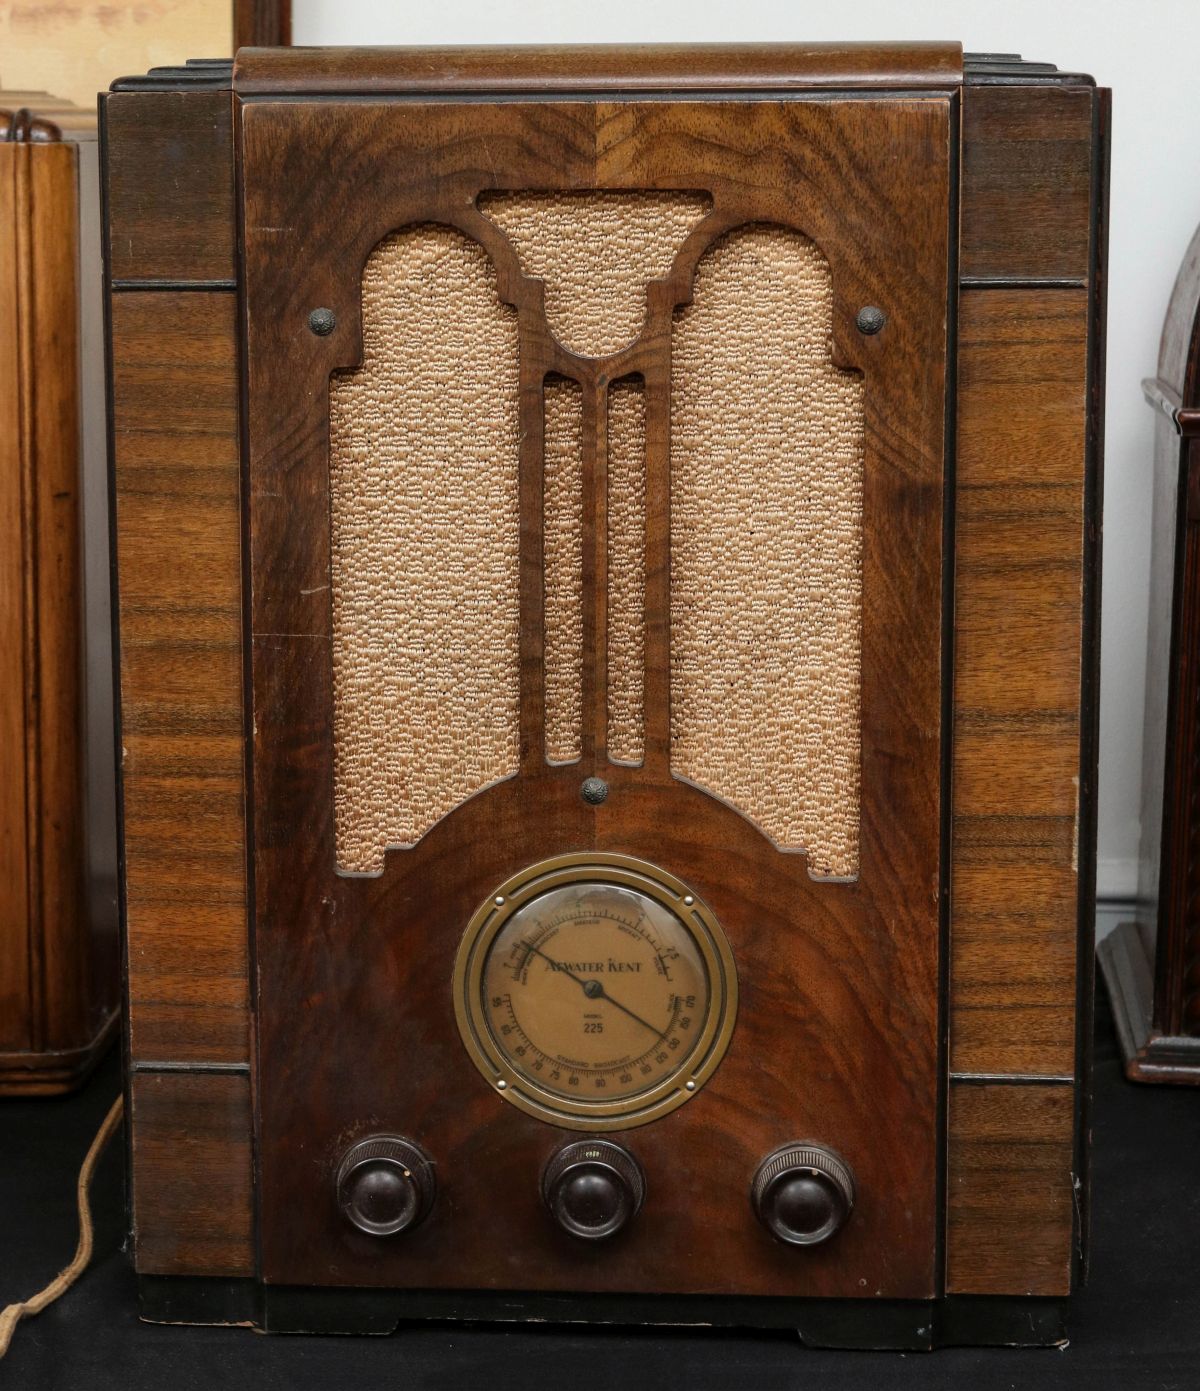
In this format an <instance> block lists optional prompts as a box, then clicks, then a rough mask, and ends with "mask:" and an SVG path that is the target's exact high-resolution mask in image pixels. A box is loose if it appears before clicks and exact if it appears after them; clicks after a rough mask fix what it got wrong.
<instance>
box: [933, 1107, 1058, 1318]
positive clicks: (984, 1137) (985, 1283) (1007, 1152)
mask: <svg viewBox="0 0 1200 1391" xmlns="http://www.w3.org/2000/svg"><path fill="white" fill-rule="evenodd" d="M1074 1122H1075V1091H1074V1088H1073V1087H1072V1086H1070V1085H1069V1084H1062V1083H1047V1084H1045V1085H1042V1086H1009V1085H1004V1084H996V1085H984V1086H978V1085H973V1084H969V1083H956V1084H954V1085H953V1086H952V1087H951V1089H950V1136H949V1146H950V1153H949V1159H950V1182H949V1188H948V1192H947V1195H946V1201H947V1242H946V1290H947V1293H949V1294H1008V1295H1016V1294H1034V1295H1063V1294H1068V1293H1069V1292H1070V1288H1071V1238H1072V1230H1073V1223H1074V1197H1073V1180H1072V1174H1071V1163H1072V1154H1073V1135H1074Z"/></svg>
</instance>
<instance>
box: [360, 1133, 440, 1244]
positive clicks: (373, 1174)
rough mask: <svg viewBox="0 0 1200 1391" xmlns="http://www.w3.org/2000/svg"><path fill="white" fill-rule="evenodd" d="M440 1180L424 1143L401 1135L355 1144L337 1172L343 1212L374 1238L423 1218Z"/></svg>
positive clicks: (381, 1137) (371, 1137)
mask: <svg viewBox="0 0 1200 1391" xmlns="http://www.w3.org/2000/svg"><path fill="white" fill-rule="evenodd" d="M436 1194H437V1181H436V1180H435V1178H434V1176H433V1164H432V1162H431V1161H430V1159H429V1156H428V1155H427V1154H426V1153H425V1152H424V1150H422V1149H421V1147H420V1146H419V1145H416V1144H414V1143H413V1142H412V1141H411V1140H404V1139H401V1138H400V1137H399V1136H398V1135H372V1136H370V1137H369V1138H368V1139H366V1140H360V1141H359V1142H358V1143H357V1144H356V1145H351V1146H350V1148H349V1149H348V1150H347V1151H346V1153H345V1154H344V1155H343V1156H342V1162H341V1163H340V1164H339V1165H338V1171H337V1203H338V1207H339V1208H340V1209H341V1212H342V1216H343V1217H345V1218H346V1220H347V1221H348V1222H351V1223H353V1224H354V1226H356V1227H357V1228H358V1229H359V1231H360V1232H366V1233H367V1234H368V1235H369V1236H395V1234H396V1233H397V1232H404V1231H408V1230H409V1228H411V1227H415V1226H416V1225H417V1224H418V1223H419V1222H421V1221H423V1220H424V1218H425V1217H426V1216H427V1215H428V1213H429V1209H430V1208H431V1207H432V1206H433V1200H434V1197H435V1196H436Z"/></svg>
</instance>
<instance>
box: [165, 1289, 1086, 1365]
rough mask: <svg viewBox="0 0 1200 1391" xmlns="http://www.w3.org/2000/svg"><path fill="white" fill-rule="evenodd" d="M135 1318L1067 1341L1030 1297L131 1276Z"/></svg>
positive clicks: (352, 1328)
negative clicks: (624, 1291)
mask: <svg viewBox="0 0 1200 1391" xmlns="http://www.w3.org/2000/svg"><path fill="white" fill-rule="evenodd" d="M137 1284H138V1304H139V1314H140V1317H141V1318H142V1319H143V1320H145V1321H146V1322H150V1323H174V1324H179V1323H193V1324H208V1325H217V1326H226V1327H229V1326H239V1327H243V1328H258V1329H264V1330H265V1331H267V1332H270V1333H313V1334H321V1333H332V1332H337V1333H357V1334H375V1335H377V1336H386V1335H388V1334H391V1333H393V1332H394V1331H395V1330H396V1328H397V1327H398V1325H399V1324H400V1323H401V1322H402V1321H404V1320H409V1319H421V1320H427V1321H430V1322H433V1321H438V1322H447V1321H452V1320H470V1321H484V1322H493V1323H526V1322H536V1323H579V1322H589V1323H593V1324H595V1323H600V1324H608V1325H610V1326H613V1327H645V1326H655V1325H658V1326H663V1325H672V1324H693V1325H695V1324H698V1325H702V1326H709V1327H711V1328H712V1329H713V1332H712V1333H711V1334H710V1336H712V1337H720V1336H722V1335H721V1333H720V1332H719V1331H718V1330H719V1329H721V1328H760V1329H763V1328H775V1329H792V1330H794V1331H795V1332H796V1334H797V1335H798V1337H799V1340H800V1342H801V1343H802V1344H804V1345H806V1346H809V1347H828V1348H855V1349H860V1350H869V1349H876V1350H884V1349H892V1350H900V1351H914V1352H927V1351H930V1350H932V1349H933V1348H938V1347H954V1346H970V1345H976V1346H978V1345H982V1346H988V1345H991V1346H1007V1347H1050V1346H1058V1345H1061V1344H1062V1343H1064V1342H1065V1340H1066V1316H1067V1312H1068V1305H1067V1302H1066V1301H1065V1300H1063V1299H1058V1298H1045V1297H1041V1296H1036V1295H1018V1296H1009V1295H950V1296H947V1297H945V1298H942V1299H936V1300H920V1299H912V1300H904V1299H803V1298H795V1299H788V1298H783V1297H769V1296H768V1297H764V1296H759V1297H748V1296H741V1297H739V1296H736V1295H691V1296H672V1295H620V1294H589V1295H574V1294H557V1293H556V1294H524V1293H521V1292H520V1291H515V1292H514V1291H492V1290H413V1291H402V1290H359V1289H329V1288H321V1289H307V1288H300V1287H297V1286H288V1285H272V1286H266V1285H261V1284H259V1283H258V1282H257V1281H255V1280H252V1279H248V1278H244V1277H240V1278H237V1277H235V1278H216V1277H209V1278H205V1277H196V1276H181V1275H139V1276H138V1277H137Z"/></svg>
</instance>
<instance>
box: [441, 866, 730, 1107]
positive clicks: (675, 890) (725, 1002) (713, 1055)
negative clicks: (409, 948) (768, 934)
mask: <svg viewBox="0 0 1200 1391" xmlns="http://www.w3.org/2000/svg"><path fill="white" fill-rule="evenodd" d="M580 882H587V883H603V884H614V885H617V886H619V887H621V888H627V889H636V890H637V891H638V892H639V893H643V894H645V895H646V896H647V897H648V898H652V899H655V900H656V901H657V902H658V903H660V904H662V905H663V906H664V907H665V908H666V909H667V910H668V911H669V912H670V913H672V914H673V915H674V916H675V917H676V918H677V919H678V920H679V921H680V922H681V923H682V924H683V926H684V928H685V930H686V931H687V932H688V933H689V934H690V936H691V937H692V939H693V941H694V942H695V944H696V948H697V950H698V951H699V953H700V956H701V958H702V960H703V962H704V969H705V971H706V973H707V976H708V986H709V1003H708V1009H707V1011H706V1014H705V1019H704V1026H703V1028H702V1029H701V1030H700V1031H699V1033H698V1034H697V1037H696V1041H695V1043H694V1044H693V1046H692V1047H691V1049H690V1050H689V1051H688V1053H687V1054H686V1056H685V1057H683V1058H681V1059H680V1060H679V1062H678V1065H677V1066H676V1067H675V1068H674V1069H673V1070H672V1071H671V1072H670V1073H669V1074H668V1075H667V1076H666V1077H663V1078H661V1079H660V1080H659V1081H658V1082H656V1083H655V1084H654V1085H653V1086H651V1087H648V1088H647V1089H646V1090H645V1091H644V1092H638V1093H637V1094H636V1095H634V1096H627V1097H623V1098H617V1099H615V1100H606V1101H572V1100H571V1099H570V1098H568V1097H561V1096H558V1095H557V1094H556V1093H553V1092H550V1091H546V1090H544V1089H543V1088H541V1087H539V1086H538V1085H537V1084H536V1083H535V1082H534V1081H533V1080H532V1079H531V1078H529V1077H527V1076H526V1075H525V1074H524V1073H522V1072H518V1071H517V1070H516V1068H515V1067H514V1066H513V1065H512V1063H510V1062H509V1060H508V1058H507V1057H506V1056H505V1054H504V1052H503V1050H502V1049H501V1048H500V1046H499V1044H498V1043H497V1042H496V1040H495V1038H494V1037H493V1035H492V1031H491V1027H490V1025H489V1023H488V1019H487V1013H486V1010H485V1008H484V992H483V974H484V968H485V965H486V963H487V959H488V953H489V951H490V949H491V946H492V943H493V942H494V941H495V939H496V937H497V935H498V934H499V932H500V931H501V929H502V928H503V927H504V925H505V924H506V923H507V922H508V920H509V918H511V917H512V915H513V914H514V913H515V912H517V910H518V909H520V908H523V907H524V906H525V905H526V904H527V903H529V902H530V901H531V900H532V899H534V898H536V897H537V896H538V895H540V894H543V893H545V892H547V891H548V890H550V889H555V888H559V887H562V886H563V885H568V884H578V883H580ZM737 1003H738V986H737V969H736V967H735V965H734V960H733V952H732V950H731V949H730V946H729V941H728V939H727V938H726V936H725V933H724V931H723V930H722V928H721V925H720V923H719V922H718V921H717V919H716V917H715V916H714V915H713V913H712V911H711V909H709V907H708V906H707V905H706V904H705V903H704V902H703V901H702V900H701V899H700V896H699V895H698V894H696V893H695V892H694V891H693V890H692V889H689V888H688V886H687V885H686V884H684V883H683V882H682V880H680V879H677V878H676V877H675V876H674V875H673V874H668V873H667V871H666V870H663V869H660V868H659V867H658V866H657V865H652V864H648V863H647V862H646V861H644V860H637V859H634V858H633V857H632V856H629V855H606V854H599V853H594V852H592V853H588V852H583V853H580V854H572V855H557V856H555V857H554V858H552V859H548V860H541V861H539V862H538V863H537V864H535V865H530V866H529V867H528V868H527V869H523V870H522V871H521V872H520V873H519V874H514V875H513V876H512V877H511V878H509V879H506V880H505V881H504V883H503V884H499V885H497V887H496V888H495V889H494V890H493V892H492V894H491V895H490V897H489V898H488V899H487V901H486V902H484V903H482V904H481V905H480V906H479V908H477V909H476V911H475V912H474V914H473V915H472V917H471V920H470V922H469V923H468V924H467V929H466V931H465V932H464V934H463V938H462V941H461V942H460V943H459V947H458V953H457V955H456V957H455V960H454V1013H455V1017H456V1019H457V1021H458V1030H459V1033H460V1034H461V1035H462V1041H463V1043H464V1045H465V1046H466V1049H467V1053H468V1055H469V1056H470V1058H471V1061H472V1062H473V1063H474V1064H475V1066H476V1067H477V1068H478V1069H479V1071H480V1073H481V1074H482V1075H483V1077H484V1078H485V1079H486V1080H487V1082H488V1084H489V1085H490V1086H491V1087H492V1089H493V1090H494V1091H495V1092H496V1094H497V1095H498V1096H501V1097H503V1098H504V1099H505V1100H506V1101H509V1102H511V1103H512V1104H513V1105H514V1106H516V1107H518V1108H519V1109H520V1110H522V1111H525V1112H526V1113H528V1114H529V1115H531V1116H536V1117H537V1119H538V1120H542V1121H547V1122H549V1123H550V1124H551V1125H558V1126H563V1127H565V1128H567V1129H570V1130H629V1129H633V1128H634V1127H635V1126H639V1125H646V1124H647V1123H648V1122H649V1121H653V1120H657V1119H658V1118H659V1117H660V1116H665V1115H667V1114H668V1112H670V1111H673V1110H675V1108H676V1107H677V1106H682V1105H683V1103H684V1102H685V1101H689V1100H690V1099H691V1098H692V1097H694V1096H696V1095H697V1094H698V1093H699V1092H700V1090H701V1089H702V1088H703V1086H704V1084H705V1082H707V1081H708V1079H709V1078H710V1077H711V1076H712V1074H713V1073H714V1072H715V1071H716V1069H717V1066H718V1064H719V1063H720V1061H721V1059H722V1058H723V1057H724V1056H725V1052H726V1049H727V1048H728V1047H729V1041H730V1039H731V1037H732V1035H733V1026H734V1023H735V1021H736V1019H737Z"/></svg>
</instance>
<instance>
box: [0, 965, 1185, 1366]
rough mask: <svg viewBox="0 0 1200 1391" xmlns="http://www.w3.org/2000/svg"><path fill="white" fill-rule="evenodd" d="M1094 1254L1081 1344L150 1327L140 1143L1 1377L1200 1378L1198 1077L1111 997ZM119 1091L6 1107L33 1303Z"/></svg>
mask: <svg viewBox="0 0 1200 1391" xmlns="http://www.w3.org/2000/svg"><path fill="white" fill-rule="evenodd" d="M1095 1063H1096V1079H1095V1104H1094V1109H1093V1113H1092V1118H1093V1140H1094V1151H1093V1176H1092V1177H1093V1194H1094V1197H1093V1216H1092V1263H1091V1277H1090V1280H1089V1283H1088V1285H1087V1287H1086V1288H1085V1289H1084V1290H1083V1291H1082V1292H1081V1293H1080V1294H1078V1295H1077V1296H1076V1299H1075V1302H1074V1306H1073V1317H1072V1319H1071V1342H1070V1345H1069V1346H1068V1347H1066V1348H1061V1349H1055V1348H1051V1349H1042V1350H1013V1349H1003V1348H944V1349H942V1350H940V1351H938V1352H933V1353H907V1354H902V1353H884V1352H826V1351H816V1350H813V1349H809V1348H804V1347H801V1346H800V1345H799V1344H798V1343H797V1341H796V1339H795V1338H794V1337H791V1336H789V1335H786V1334H754V1333H730V1332H717V1331H706V1330H694V1329H687V1330H682V1329H681V1330H678V1331H676V1330H668V1331H663V1330H661V1329H660V1330H653V1331H651V1330H645V1329H603V1328H583V1327H578V1326H566V1327H563V1326H559V1327H550V1326H547V1325H537V1326H522V1327H512V1326H509V1327H504V1326H483V1325H449V1324H435V1325H428V1326H422V1327H406V1328H404V1329H402V1330H401V1331H400V1332H398V1333H397V1334H395V1335H393V1336H392V1337H388V1338H327V1337H321V1338H317V1337H303V1336H284V1335H279V1334H276V1335H272V1336H264V1335H261V1334H256V1333H254V1332H252V1331H250V1330H248V1329H244V1328H186V1327H162V1326H158V1325H152V1324H144V1323H140V1322H139V1321H138V1317H137V1308H136V1296H135V1287H134V1278H133V1274H132V1271H131V1269H130V1265H129V1260H128V1257H127V1256H126V1254H125V1252H124V1251H123V1249H122V1242H123V1238H124V1211H123V1203H124V1174H123V1165H124V1153H123V1145H122V1144H121V1143H120V1141H119V1139H117V1140H114V1142H113V1143H112V1145H111V1146H110V1148H109V1151H108V1153H107V1154H106V1156H105V1157H104V1159H103V1160H102V1162H101V1164H100V1168H99V1170H98V1171H97V1175H96V1182H95V1187H94V1194H93V1199H94V1211H95V1217H96V1254H95V1258H94V1261H93V1265H92V1267H91V1269H90V1270H89V1271H88V1272H87V1273H86V1274H85V1275H84V1276H83V1277H82V1279H81V1280H80V1282H79V1284H77V1285H76V1286H75V1287H74V1288H73V1289H72V1290H70V1291H69V1292H68V1293H67V1295H66V1296H64V1298H63V1299H62V1300H61V1301H60V1302H59V1303H57V1304H55V1305H53V1306H51V1308H49V1309H47V1310H46V1311H45V1312H44V1313H42V1314H40V1315H38V1316H37V1317H36V1318H33V1319H28V1320H26V1321H24V1322H23V1323H21V1324H20V1325H19V1326H18V1328H17V1331H16V1334H15V1336H14V1338H13V1344H12V1347H11V1349H10V1351H9V1354H8V1356H7V1357H6V1358H5V1359H4V1360H3V1361H2V1362H0V1387H3V1388H7V1387H10V1386H11V1387H14V1388H19V1389H20V1391H42V1389H43V1388H47V1391H59V1389H60V1388H62V1391H67V1389H68V1388H70V1389H71V1391H92V1388H108V1387H113V1388H117V1387H120V1388H126V1391H135V1388H142V1387H145V1388H151V1387H152V1388H155V1391H160V1388H166V1391H192V1388H197V1389H199V1388H204V1389H205V1391H207V1388H210V1387H221V1386H237V1387H249V1388H251V1391H271V1389H272V1388H277V1387H278V1388H287V1391H305V1388H309V1387H312V1388H320V1391H338V1388H341V1387H355V1388H368V1387H396V1388H420V1387H436V1388H446V1391H450V1389H451V1388H453V1391H460V1388H470V1387H476V1386H478V1387H481V1388H486V1391H506V1388H509V1387H513V1388H518V1387H519V1388H521V1391H534V1388H537V1387H540V1386H554V1387H556V1388H558V1389H559V1391H587V1388H591V1387H605V1388H607V1387H613V1388H619V1391H640V1388H643V1387H645V1388H655V1389H656V1391H659V1389H660V1388H662V1389H663V1391H667V1389H668V1388H671V1389H673V1391H677V1389H678V1388H685V1387H688V1388H690V1387H696V1388H702V1387H703V1388H706V1387H720V1388H722V1391H732V1389H733V1388H739V1387H746V1388H750V1387H753V1388H755V1391H771V1389H772V1388H776V1387H789V1388H791V1387H813V1388H822V1391H824V1388H828V1387H838V1388H855V1387H863V1388H870V1391H883V1388H892V1387H899V1388H904V1387H928V1388H941V1387H945V1388H954V1391H963V1388H966V1389H967V1391H992V1388H995V1389H996V1391H1001V1388H1003V1391H1010V1388H1025V1387H1037V1386H1040V1385H1046V1386H1053V1387H1055V1388H1059V1387H1087V1388H1090V1391H1105V1388H1109V1387H1111V1388H1120V1391H1139V1388H1147V1391H1149V1388H1154V1391H1196V1389H1197V1388H1200V1088H1188V1087H1146V1086H1141V1085H1135V1084H1133V1083H1130V1082H1126V1081H1125V1079H1124V1077H1123V1075H1122V1071H1121V1065H1120V1059H1119V1057H1118V1053H1117V1044H1116V1039H1115V1036H1114V1033H1113V1026H1112V1019H1111V1016H1110V1014H1109V1012H1108V1007H1107V1002H1106V1001H1105V999H1104V996H1103V991H1101V992H1100V996H1099V998H1098V999H1097V1008H1096V1054H1095ZM119 1085H120V1077H119V1072H118V1062H117V1059H116V1058H115V1056H113V1057H110V1058H109V1059H108V1061H107V1062H106V1063H105V1064H104V1065H103V1066H102V1067H101V1069H100V1070H99V1071H98V1072H97V1074H96V1075H95V1077H94V1078H93V1079H92V1081H91V1082H90V1083H89V1085H88V1086H87V1087H86V1088H85V1089H84V1090H83V1091H82V1092H80V1093H79V1094H78V1095H76V1096H74V1097H69V1098H65V1099H62V1100H37V1101H6V1102H0V1305H3V1304H6V1303H8V1302H9V1301H10V1300H16V1299H20V1298H23V1297H27V1296H28V1295H30V1294H32V1293H33V1292H34V1291H35V1290H36V1289H38V1288H40V1286H41V1285H42V1284H44V1283H45V1282H46V1281H47V1280H49V1279H50V1278H51V1277H52V1276H53V1275H55V1274H56V1273H57V1271H58V1270H59V1269H60V1268H61V1267H62V1266H63V1265H64V1264H65V1263H66V1261H67V1260H68V1259H69V1257H70V1255H71V1253H72V1252H73V1250H74V1247H75V1240H76V1235H77V1232H76V1223H75V1212H74V1189H75V1176H76V1172H77V1170H78V1167H79V1164H80V1162H81V1160H82V1158H83V1155H84V1154H85V1152H86V1150H87V1146H88V1144H89V1142H90V1140H91V1137H92V1135H93V1134H94V1133H95V1131H96V1128H97V1127H98V1126H99V1124H100V1121H101V1119H102V1118H103V1116H104V1113H105V1111H106V1110H107V1109H108V1106H109V1104H110V1102H111V1101H112V1099H113V1097H115V1096H116V1094H117V1090H118V1087H119Z"/></svg>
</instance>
